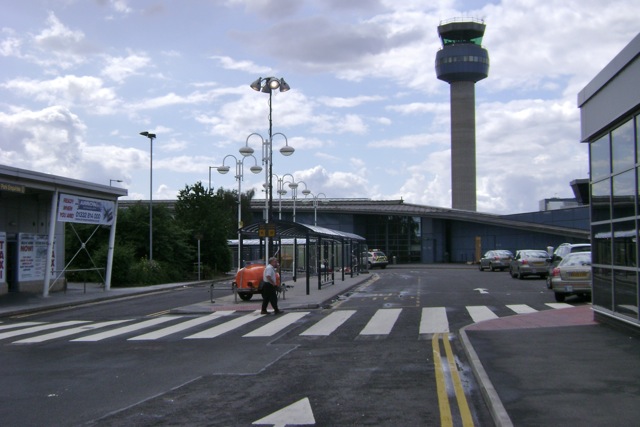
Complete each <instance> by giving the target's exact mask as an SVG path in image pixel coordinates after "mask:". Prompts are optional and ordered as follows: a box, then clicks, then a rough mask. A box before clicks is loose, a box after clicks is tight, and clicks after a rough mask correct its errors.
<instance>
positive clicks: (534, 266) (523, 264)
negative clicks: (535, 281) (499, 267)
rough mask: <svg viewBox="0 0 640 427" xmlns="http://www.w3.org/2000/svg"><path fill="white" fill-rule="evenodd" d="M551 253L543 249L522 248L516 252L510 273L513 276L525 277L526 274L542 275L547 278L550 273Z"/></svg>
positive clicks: (510, 266)
mask: <svg viewBox="0 0 640 427" xmlns="http://www.w3.org/2000/svg"><path fill="white" fill-rule="evenodd" d="M548 267H549V254H548V253H547V251H544V250H541V249H522V250H519V251H517V252H516V256H515V257H514V258H513V259H512V260H511V264H510V265H509V273H511V277H513V278H516V277H517V278H518V279H524V278H525V277H526V276H540V277H541V278H543V279H545V278H546V277H547V276H548V275H549V270H548Z"/></svg>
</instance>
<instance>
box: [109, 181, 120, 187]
mask: <svg viewBox="0 0 640 427" xmlns="http://www.w3.org/2000/svg"><path fill="white" fill-rule="evenodd" d="M114 182H122V180H121V179H110V180H109V187H111V186H112V185H113V183H114Z"/></svg>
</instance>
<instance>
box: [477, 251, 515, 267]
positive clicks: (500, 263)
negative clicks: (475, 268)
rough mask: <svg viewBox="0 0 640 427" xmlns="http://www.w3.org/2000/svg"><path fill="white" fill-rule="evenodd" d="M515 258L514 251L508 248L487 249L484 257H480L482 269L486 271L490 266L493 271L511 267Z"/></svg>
mask: <svg viewBox="0 0 640 427" xmlns="http://www.w3.org/2000/svg"><path fill="white" fill-rule="evenodd" d="M512 259H513V253H512V252H511V251H508V250H506V249H495V250H492V251H487V253H485V254H484V256H483V257H482V258H480V266H479V268H480V271H484V269H485V268H488V269H489V270H491V271H496V270H500V271H504V270H506V269H507V268H509V264H510V263H511V260H512Z"/></svg>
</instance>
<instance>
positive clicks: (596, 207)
mask: <svg viewBox="0 0 640 427" xmlns="http://www.w3.org/2000/svg"><path fill="white" fill-rule="evenodd" d="M610 182H611V181H610V180H608V179H605V180H602V181H600V182H594V183H593V184H591V221H592V222H597V221H607V220H610V219H611V209H610V197H609V196H610V194H611V189H610V187H609V185H610Z"/></svg>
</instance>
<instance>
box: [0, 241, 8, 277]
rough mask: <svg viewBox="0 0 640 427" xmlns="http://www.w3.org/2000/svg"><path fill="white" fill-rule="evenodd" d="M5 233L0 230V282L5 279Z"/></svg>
mask: <svg viewBox="0 0 640 427" xmlns="http://www.w3.org/2000/svg"><path fill="white" fill-rule="evenodd" d="M6 261H7V233H5V232H4V231H0V284H2V283H5V282H6V281H7V277H6V275H7V268H6Z"/></svg>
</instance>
